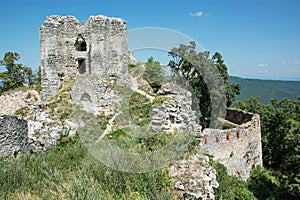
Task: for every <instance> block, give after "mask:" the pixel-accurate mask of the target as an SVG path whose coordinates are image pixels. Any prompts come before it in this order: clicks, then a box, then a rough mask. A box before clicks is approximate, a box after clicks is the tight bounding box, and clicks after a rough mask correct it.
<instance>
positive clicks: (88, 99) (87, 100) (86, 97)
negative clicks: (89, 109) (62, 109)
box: [80, 92, 92, 103]
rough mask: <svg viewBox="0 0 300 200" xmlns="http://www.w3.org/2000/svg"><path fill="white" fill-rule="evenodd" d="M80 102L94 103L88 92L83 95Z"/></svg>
mask: <svg viewBox="0 0 300 200" xmlns="http://www.w3.org/2000/svg"><path fill="white" fill-rule="evenodd" d="M80 100H81V101H85V102H90V103H92V100H91V96H90V95H89V94H88V93H86V92H85V93H83V94H82V95H81V98H80Z"/></svg>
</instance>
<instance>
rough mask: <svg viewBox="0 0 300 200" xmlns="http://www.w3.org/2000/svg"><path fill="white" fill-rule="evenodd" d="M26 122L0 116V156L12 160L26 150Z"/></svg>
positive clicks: (7, 116)
mask: <svg viewBox="0 0 300 200" xmlns="http://www.w3.org/2000/svg"><path fill="white" fill-rule="evenodd" d="M27 133H28V125H27V121H26V120H23V119H20V118H18V117H16V116H11V115H1V116H0V155H1V156H4V157H5V158H12V157H15V156H17V155H18V154H20V153H23V152H25V151H26V150H27V146H28V134H27Z"/></svg>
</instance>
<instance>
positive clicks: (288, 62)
mask: <svg viewBox="0 0 300 200" xmlns="http://www.w3.org/2000/svg"><path fill="white" fill-rule="evenodd" d="M282 64H283V65H299V64H300V61H299V60H298V59H295V58H293V59H291V60H287V61H283V62H282Z"/></svg>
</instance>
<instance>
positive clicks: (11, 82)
mask: <svg viewBox="0 0 300 200" xmlns="http://www.w3.org/2000/svg"><path fill="white" fill-rule="evenodd" d="M19 59H20V56H19V54H18V53H16V52H7V53H5V55H4V58H3V60H0V66H4V67H5V71H4V72H1V73H0V80H1V81H2V83H3V86H0V92H3V91H8V90H11V89H14V88H18V87H21V86H23V85H24V84H27V85H29V86H32V85H33V84H34V80H35V75H34V73H33V72H32V70H31V68H29V67H26V66H24V65H22V64H19V63H16V62H17V61H18V60H19Z"/></svg>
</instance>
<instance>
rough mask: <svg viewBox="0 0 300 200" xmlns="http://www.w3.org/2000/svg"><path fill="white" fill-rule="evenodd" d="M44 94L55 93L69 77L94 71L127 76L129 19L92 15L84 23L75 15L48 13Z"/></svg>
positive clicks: (42, 45)
mask: <svg viewBox="0 0 300 200" xmlns="http://www.w3.org/2000/svg"><path fill="white" fill-rule="evenodd" d="M40 57H41V60H40V65H41V76H42V91H41V98H42V100H45V99H46V98H48V97H49V96H51V95H53V94H55V93H56V92H57V91H58V89H59V87H60V86H61V84H62V80H63V79H64V78H65V77H76V76H78V75H86V74H94V75H99V76H101V77H102V78H103V79H108V78H110V77H114V78H116V79H117V80H118V81H120V82H122V81H126V80H127V73H128V72H127V65H128V41H127V29H126V22H125V21H124V20H123V19H119V18H109V17H106V16H101V15H100V16H91V17H89V19H88V20H87V21H86V22H84V23H83V24H82V25H80V23H79V21H78V20H77V19H76V18H75V17H73V16H51V17H48V18H47V20H46V21H45V22H44V24H43V25H42V27H41V28H40Z"/></svg>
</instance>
